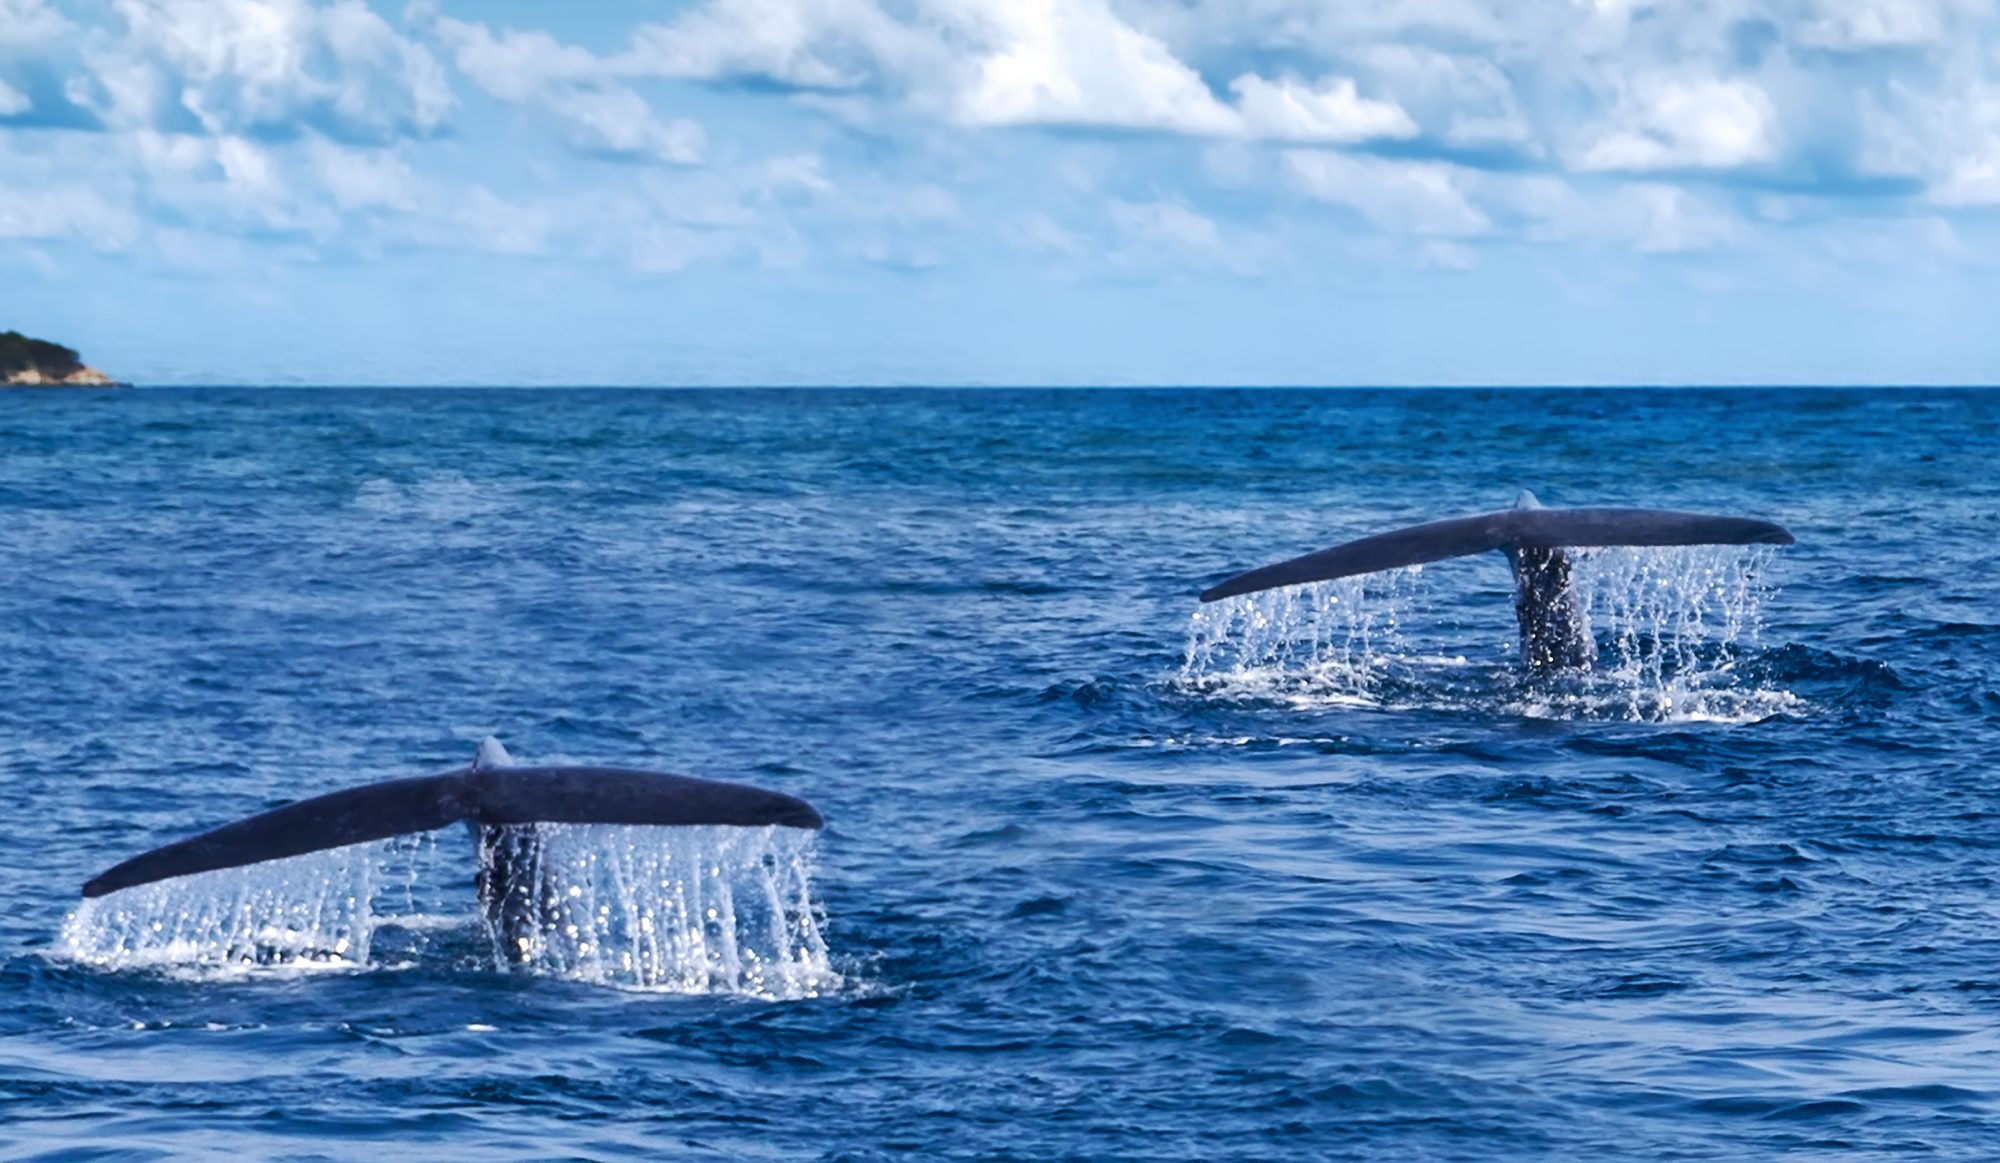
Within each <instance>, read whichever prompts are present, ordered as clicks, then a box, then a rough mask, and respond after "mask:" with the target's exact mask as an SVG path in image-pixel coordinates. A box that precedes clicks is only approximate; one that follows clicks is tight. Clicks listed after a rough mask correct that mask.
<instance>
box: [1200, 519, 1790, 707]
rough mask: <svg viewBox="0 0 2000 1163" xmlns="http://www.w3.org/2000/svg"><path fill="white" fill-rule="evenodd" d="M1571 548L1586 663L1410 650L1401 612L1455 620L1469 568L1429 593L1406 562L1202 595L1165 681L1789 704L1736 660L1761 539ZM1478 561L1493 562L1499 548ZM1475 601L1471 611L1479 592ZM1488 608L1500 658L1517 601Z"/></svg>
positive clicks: (1474, 580)
mask: <svg viewBox="0 0 2000 1163" xmlns="http://www.w3.org/2000/svg"><path fill="white" fill-rule="evenodd" d="M1569 552H1570V555H1571V558H1572V560H1573V562H1574V563H1575V571H1574V573H1573V576H1572V579H1571V581H1572V584H1573V585H1574V586H1575V587H1576V592H1577V596H1578V604H1579V607H1580V609H1581V611H1582V615H1583V618H1584V620H1585V625H1586V628H1587V630H1588V631H1589V632H1590V633H1591V634H1592V636H1593V638H1594V640H1595V641H1596V643H1597V651H1598V654H1597V661H1596V663H1595V665H1594V666H1593V668H1592V669H1591V670H1589V671H1587V672H1581V673H1559V674H1553V675H1529V674H1523V673H1521V672H1520V670H1519V669H1518V668H1517V667H1514V666H1511V665H1510V666H1507V667H1504V668H1500V669H1497V670H1496V669H1488V668H1484V667H1469V666H1468V665H1467V663H1466V660H1465V659H1464V658H1463V657H1452V656H1447V655H1440V654H1437V653H1436V652H1435V647H1436V645H1437V642H1436V636H1435V635H1431V636H1427V638H1426V640H1425V642H1424V644H1423V648H1422V649H1415V648H1413V646H1412V643H1411V642H1410V641H1408V640H1407V639H1406V636H1405V634H1404V625H1405V624H1406V623H1409V624H1414V622H1412V619H1413V617H1414V618H1415V619H1417V620H1422V619H1423V618H1424V617H1426V616H1427V615H1426V614H1424V613H1420V612H1417V605H1418V603H1419V602H1422V603H1424V604H1425V605H1426V606H1429V605H1443V604H1445V603H1447V602H1449V603H1450V606H1451V609H1452V611H1453V617H1454V620H1457V619H1462V618H1463V616H1464V612H1465V611H1466V610H1467V609H1468V607H1467V606H1466V605H1465V604H1464V602H1465V600H1466V599H1467V597H1468V593H1469V591H1470V590H1471V589H1472V588H1473V587H1475V586H1477V585H1478V584H1479V582H1480V579H1479V578H1478V577H1477V576H1476V575H1475V574H1466V576H1465V577H1464V578H1453V579H1452V583H1451V587H1450V588H1448V589H1447V590H1445V591H1442V592H1440V591H1437V590H1435V589H1434V588H1433V586H1432V585H1431V584H1430V583H1429V582H1428V581H1425V579H1424V575H1423V571H1422V568H1421V567H1418V568H1414V569H1402V570H1394V571H1389V572H1385V573H1379V574H1370V575H1367V576H1365V577H1353V578H1342V579H1339V580H1337V581H1329V582H1317V583H1313V584H1310V585H1303V586H1292V587H1287V588H1283V589H1275V590H1266V591H1262V592H1259V593H1253V594H1246V595H1243V596H1241V597H1236V598H1228V599H1224V600H1223V601H1220V602H1215V603H1210V604H1206V605H1202V606H1199V607H1197V608H1196V610H1195V611H1194V613H1193V615H1192V617H1191V618H1190V620H1189V625H1188V637H1187V648H1186V651H1185V654H1184V656H1183V660H1182V664H1181V670H1180V673H1179V675H1178V681H1177V684H1176V685H1178V686H1180V687H1181V688H1182V689H1185V690H1190V691H1192V692H1194V693H1196V694H1199V695H1202V696H1204V697H1242V698H1249V699H1254V700H1275V701H1279V702H1282V703H1285V704H1286V705H1288V706H1293V707H1300V708H1312V707H1323V706H1335V705H1341V704H1363V705H1381V704H1383V703H1385V702H1388V703H1393V704H1394V705H1397V706H1407V707H1425V708H1438V709H1453V708H1466V707H1471V708H1476V709H1481V710H1491V709H1494V708H1496V707H1502V708H1506V709H1509V710H1511V711H1513V712H1514V713H1517V714H1524V715H1530V716H1535V717H1546V718H1569V719H1626V720H1638V721H1665V720H1724V721H1745V720H1753V719H1757V718H1763V717H1765V716H1768V715H1771V714H1775V713H1779V712H1783V711H1787V710H1791V709H1795V708H1796V707H1797V706H1798V703H1799V700H1798V699H1797V698H1796V697H1795V696H1793V695H1791V694H1790V693H1789V692H1786V691H1778V690H1765V689H1761V688H1759V687H1757V686H1756V685H1755V684H1753V683H1751V682H1749V681H1748V680H1747V679H1745V678H1744V676H1743V675H1742V674H1741V673H1740V670H1739V665H1740V662H1741V660H1742V659H1743V658H1744V657H1745V656H1747V655H1748V654H1749V653H1750V652H1752V651H1754V650H1756V649H1758V647H1759V646H1760V642H1761V631H1762V621H1761V614H1762V608H1763V602H1764V599H1765V598H1766V597H1767V596H1768V593H1769V591H1770V587H1769V585H1768V584H1767V583H1766V582H1765V580H1764V578H1765V574H1766V570H1767V568H1768V567H1769V565H1770V563H1771V561H1772V559H1773V553H1772V551H1771V550H1770V549H1769V548H1766V547H1762V546H1755V547H1750V548H1747V549H1746V548H1744V547H1740V546H1686V547H1671V548H1623V547H1621V548H1603V549H1575V550H1570V551H1569ZM1490 564H1492V565H1498V564H1500V563H1499V561H1498V559H1497V557H1496V558H1495V560H1494V562H1492V563H1490ZM1471 568H1473V569H1476V568H1478V567H1477V566H1476V565H1474V566H1472V567H1471ZM1502 568H1503V569H1504V566H1502ZM1438 576H1439V577H1444V576H1445V575H1438ZM1501 576H1503V577H1504V574H1502V575H1501ZM1489 580H1490V579H1489ZM1478 601H1479V602H1480V608H1481V609H1482V610H1483V608H1484V605H1485V604H1486V600H1485V599H1484V598H1479V599H1478ZM1491 616H1492V617H1493V618H1494V619H1496V620H1498V621H1499V622H1501V623H1503V624H1504V625H1505V630H1504V631H1503V632H1501V633H1497V634H1495V635H1491V636H1488V640H1489V641H1500V642H1505V643H1507V647H1506V649H1507V652H1508V657H1509V659H1510V660H1511V658H1512V657H1513V656H1514V654H1515V650H1514V648H1513V645H1512V643H1513V641H1514V638H1515V627H1514V618H1513V610H1512V609H1511V608H1510V607H1509V606H1508V605H1507V604H1505V603H1493V608H1492V611H1491ZM1485 675H1491V676H1492V677H1482V676H1485Z"/></svg>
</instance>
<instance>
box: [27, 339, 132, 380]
mask: <svg viewBox="0 0 2000 1163" xmlns="http://www.w3.org/2000/svg"><path fill="white" fill-rule="evenodd" d="M124 386H125V385H124V384H121V383H119V382H118V381H117V380H114V379H112V378H111V377H110V376H107V375H105V374H104V373H103V372H101V371H98V370H97V369H96V368H94V367H88V366H86V365H85V364H84V362H83V360H82V359H80V358H78V356H77V354H76V351H75V350H74V349H72V348H68V347H64V346H63V345H62V344H60V343H50V342H49V341H48V340H46V339H30V338H28V337H27V336H25V335H23V334H21V333H20V332H18V331H0V387H7V388H40V387H48V388H122V387H124Z"/></svg>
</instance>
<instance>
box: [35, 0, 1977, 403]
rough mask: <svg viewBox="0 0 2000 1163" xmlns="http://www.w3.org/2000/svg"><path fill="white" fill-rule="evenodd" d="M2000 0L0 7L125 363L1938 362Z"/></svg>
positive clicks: (1674, 372) (924, 371) (1707, 366)
mask: <svg viewBox="0 0 2000 1163" xmlns="http://www.w3.org/2000/svg"><path fill="white" fill-rule="evenodd" d="M1996 208H2000V5H1996V2H1995V0H1756V2H1742V0H1683V2H1678V3H1660V4H1653V3H1646V2H1643V0H1346V2H1340V3H1333V2H1330V0H1313V2H1308V0H698V2H695V3H685V4H667V3H651V4H609V3H593V4H588V5H557V4H548V3H485V4H477V5H474V4H469V3H463V2H451V0H417V2H415V3H410V4H406V5H405V4H396V5H389V4H377V5H368V4H364V3H362V2H361V0H342V2H336V3H320V2H316V0H199V2H195V0H114V2H110V3H93V2H68V0H63V2H56V0H0V327H9V326H11V327H17V328H19V329H21V330H24V331H28V332H30V333H33V334H40V335H45V336H48V337H50V338H55V339H59V340H63V341H65V342H69V343H71V344H72V345H74V346H77V347H79V348H81V349H82V350H83V352H84V354H85V356H86V358H88V359H89V360H91V361H92V362H94V363H96V364H98V365H100V366H102V367H104V368H105V369H106V370H107V371H111V372H113V373H115V374H118V375H121V376H124V377H127V378H132V379H136V380H139V381H142V382H147V383H188V382H256V383H616V384H622V383H699V384H707V383H952V384H956V383H1329V384H1346V383H1392V384H1393V383H1530V384H1532V383H1550V382H1554V383H1597V382H1603V383H1659V382H1700V383H1739V382H1780V383H1793V382H1802V383H1815V382H1841V383H1848V382H1897V383H1903V382H1974V383H1989V382H1993V381H1994V380H1995V379H1996V378H2000V377H1996V363H1997V362H2000V328H1996V327H1995V326H1994V325H1993V319H1994V316H1995V308H1994V307H1993V304H1994V303H1996V302H2000V215H1996Z"/></svg>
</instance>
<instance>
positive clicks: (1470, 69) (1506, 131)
mask: <svg viewBox="0 0 2000 1163" xmlns="http://www.w3.org/2000/svg"><path fill="white" fill-rule="evenodd" d="M1361 60H1362V62H1363V64H1364V66H1365V68H1366V70H1367V72H1368V73H1369V74H1370V75H1371V76H1372V77H1373V78H1374V80H1375V83H1376V85H1377V86H1378V87H1379V88H1380V90H1381V91H1383V92H1388V93H1394V94H1395V95H1396V98H1397V100H1398V101H1399V102H1401V107H1402V108H1404V109H1406V110H1408V111H1409V112H1410V114H1411V115H1412V116H1413V117H1414V118H1415V119H1416V121H1417V122H1418V123H1420V124H1422V125H1424V126H1426V127H1428V129H1429V130H1430V132H1431V133H1432V134H1434V135H1436V136H1439V137H1442V138H1443V139H1444V140H1445V141H1447V142H1449V143H1451V144H1453V145H1466V146H1481V145H1519V144H1524V143H1527V142H1529V140H1530V138H1531V137H1532V130H1531V129H1530V127H1529V125H1528V122H1527V119H1526V118H1525V117H1524V116H1523V115H1522V113H1521V108H1520V104H1519V102H1518V100H1517V99H1516V97H1515V94H1514V86H1513V82H1511V81H1509V80H1508V79H1507V75H1506V74H1505V73H1503V72H1502V71H1501V70H1500V67H1499V66H1498V65H1496V64H1495V63H1494V62H1493V61H1492V60H1491V59H1489V58H1487V57H1483V56H1464V55H1454V54H1451V53H1445V52H1440V51H1438V50H1436V49H1433V48H1429V47H1426V46H1422V45H1405V44H1385V45H1378V46H1375V47H1373V48H1370V49H1369V50H1368V51H1367V52H1365V53H1363V54H1361Z"/></svg>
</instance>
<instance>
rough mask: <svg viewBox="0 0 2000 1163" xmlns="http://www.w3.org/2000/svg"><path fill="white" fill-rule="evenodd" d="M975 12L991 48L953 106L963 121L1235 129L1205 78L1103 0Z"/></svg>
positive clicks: (1061, 0) (1034, 0)
mask: <svg viewBox="0 0 2000 1163" xmlns="http://www.w3.org/2000/svg"><path fill="white" fill-rule="evenodd" d="M979 15H980V20H979V22H978V23H979V24H980V25H983V28H982V29H981V32H982V33H983V35H982V36H981V39H982V40H984V41H986V42H988V43H990V44H991V45H992V47H991V48H990V49H987V50H986V51H984V52H982V53H981V54H980V55H979V56H978V58H977V60H976V63H975V64H974V65H973V66H972V70H971V73H972V76H971V79H970V81H969V82H968V83H966V84H965V85H964V87H963V89H962V90H961V91H960V92H959V94H958V95H957V98H956V100H955V102H954V109H955V113H956V115H957V118H958V120H960V121H962V122H964V123H965V124H968V125H981V126H995V125H1058V126H1062V125H1068V126H1101V127H1106V128H1117V129H1152V130H1164V131H1169V132H1178V133H1196V134H1226V133H1231V132H1234V131H1235V130H1236V129H1237V127H1238V124H1239V121H1238V118H1237V116H1236V114H1235V113H1234V112H1233V111H1232V110H1230V109H1229V108H1228V107H1226V106H1225V105H1223V104H1222V103H1221V102H1220V101H1218V100H1216V98H1215V95H1214V94H1213V93H1211V92H1210V91H1209V89H1208V86H1207V85H1206V84H1205V83H1204V82H1203V81H1202V78H1201V76H1200V74H1198V73H1196V72H1195V71H1194V70H1193V69H1191V68H1189V67H1188V66H1187V65H1185V64H1183V63H1182V62H1181V61H1180V60H1179V59H1177V58H1176V57H1175V56H1174V55H1173V54H1172V53H1171V52H1169V51H1167V47H1166V46H1165V45H1163V44H1161V43H1160V42H1159V40H1157V39H1155V38H1154V37H1151V36H1148V35H1146V34H1145V33H1143V32H1140V31H1138V30H1137V29H1134V28H1133V27H1131V26H1130V25H1128V24H1126V23H1125V22H1124V21H1122V20H1120V19H1119V18H1118V17H1117V15H1116V14H1114V13H1113V12H1112V11H1111V10H1110V9H1109V8H1108V7H1106V6H1105V4H1104V3H1103V2H1102V0H1012V2H1009V3H996V4H991V5H987V6H985V9H984V11H982V12H981V13H980V14H979Z"/></svg>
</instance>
